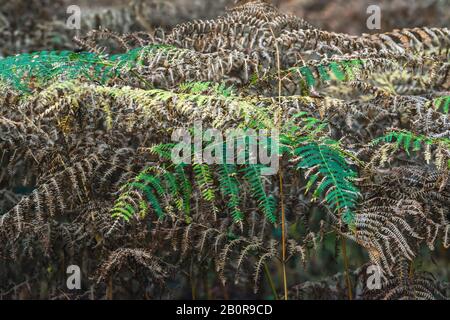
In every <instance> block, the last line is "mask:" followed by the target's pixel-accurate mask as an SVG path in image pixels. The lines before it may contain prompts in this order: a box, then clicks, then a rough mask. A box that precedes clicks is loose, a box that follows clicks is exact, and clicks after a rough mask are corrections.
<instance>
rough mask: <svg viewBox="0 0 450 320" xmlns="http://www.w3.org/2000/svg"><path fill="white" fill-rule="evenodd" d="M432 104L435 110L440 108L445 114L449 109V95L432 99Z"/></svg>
mask: <svg viewBox="0 0 450 320" xmlns="http://www.w3.org/2000/svg"><path fill="white" fill-rule="evenodd" d="M433 106H434V108H435V109H436V110H442V111H443V112H444V113H445V114H448V113H449V111H450V96H443V97H439V98H437V99H434V101H433Z"/></svg>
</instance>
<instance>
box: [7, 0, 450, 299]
mask: <svg viewBox="0 0 450 320" xmlns="http://www.w3.org/2000/svg"><path fill="white" fill-rule="evenodd" d="M45 2H46V1H37V0H34V1H31V2H30V1H14V2H8V4H7V5H6V6H5V5H3V6H2V7H1V8H2V9H1V15H0V30H1V33H0V47H1V52H2V54H3V55H4V56H7V57H6V58H4V59H1V60H0V91H1V93H0V195H1V197H0V243H1V245H0V271H1V272H0V298H8V299H27V298H44V299H47V298H51V299H66V298H69V299H103V298H109V299H111V298H117V299H118V298H139V299H158V298H208V299H222V298H225V299H228V298H233V299H234V298H260V299H263V298H265V299H273V298H275V299H282V298H289V299H310V298H314V299H402V298H403V299H446V298H448V297H449V286H448V277H449V273H448V259H449V253H448V250H447V249H448V247H449V245H450V239H449V236H450V235H449V231H450V224H449V214H450V182H449V179H448V178H449V169H450V121H449V120H450V119H449V109H450V92H449V90H450V89H449V87H450V64H449V57H450V30H449V29H448V28H445V27H444V26H445V25H448V21H449V20H448V15H447V16H445V12H447V13H448V12H449V10H448V5H447V4H446V3H445V2H443V1H427V3H428V2H429V5H428V6H427V7H426V8H422V7H420V5H418V6H417V7H408V10H406V9H401V8H402V7H401V3H400V2H402V1H391V2H392V4H384V5H385V6H387V8H388V9H389V8H390V9H389V10H388V9H386V10H387V11H386V17H387V20H385V25H384V26H383V28H385V27H386V26H388V27H390V26H393V24H392V23H391V21H390V19H391V15H392V16H393V17H396V16H395V15H394V13H393V12H402V15H403V14H404V15H405V18H403V19H397V18H396V20H400V21H401V22H402V23H405V26H408V27H409V28H405V29H398V30H394V31H386V32H383V33H374V34H370V35H369V34H361V31H364V30H361V29H355V28H353V29H351V28H350V26H349V25H347V23H346V21H347V20H346V19H348V17H349V16H351V15H352V14H355V15H356V14H357V13H355V12H353V13H352V12H347V13H346V14H345V17H340V14H341V13H340V12H341V11H340V10H339V9H333V6H336V7H338V8H340V7H339V4H340V3H341V2H343V1H334V2H330V3H332V4H328V5H326V4H324V5H320V1H319V3H317V4H312V3H311V4H309V3H310V2H308V1H303V3H302V5H301V6H297V7H295V6H294V4H295V1H280V2H281V5H282V8H283V10H285V11H287V10H288V8H290V9H292V10H293V8H297V10H299V12H300V13H302V16H303V17H305V19H306V20H304V19H302V18H300V17H298V16H295V15H291V14H286V13H282V12H280V11H279V10H278V9H277V8H276V7H275V6H274V5H271V4H269V3H268V1H259V0H256V1H240V2H241V3H239V4H236V5H234V6H233V5H232V4H230V3H229V2H226V1H217V6H218V7H215V6H216V5H214V6H205V5H203V6H199V7H196V6H194V7H188V5H185V6H186V7H184V6H183V5H181V4H180V6H177V7H176V10H179V11H175V12H173V14H174V15H175V16H177V17H178V18H179V21H176V22H183V21H186V20H187V19H188V18H189V19H191V18H199V19H200V18H202V19H201V20H195V21H194V20H193V21H189V22H183V23H181V24H179V25H177V26H175V27H173V26H172V25H162V22H158V20H157V18H155V19H151V17H152V14H155V12H157V11H154V10H153V11H152V10H149V11H145V10H144V9H142V10H136V8H137V7H136V6H138V7H139V6H145V5H148V4H143V2H142V1H133V3H132V5H130V6H128V7H123V8H113V9H111V11H109V12H110V13H107V14H101V13H93V16H92V17H90V18H86V19H85V20H83V21H84V22H83V30H84V31H85V33H83V34H78V35H77V37H76V39H75V40H74V41H73V42H72V40H71V38H72V36H73V34H70V32H68V31H61V30H62V29H61V28H62V27H61V22H58V21H60V20H58V19H57V18H56V17H57V16H58V15H57V16H55V18H54V19H53V21H51V22H49V20H50V19H49V15H54V13H55V12H59V13H61V16H62V17H63V16H64V11H65V10H64V8H65V7H64V6H65V3H64V1H51V5H50V4H49V5H43V3H45ZM149 2H150V1H149ZM225 2H226V3H225ZM352 2H353V1H352ZM362 2H364V3H365V1H362ZM25 3H26V5H25ZM186 3H189V1H187V2H186ZM215 3H216V2H215ZM8 5H9V6H10V7H8ZM225 5H227V6H228V7H229V9H228V10H227V11H226V13H223V15H222V16H220V17H219V18H214V19H211V20H207V19H206V18H207V17H211V16H213V15H215V14H216V13H218V12H219V13H220V12H221V11H222V12H225V11H224V6H225ZM396 5H397V6H398V7H396ZM25 6H26V7H25ZM219 7H220V8H219ZM201 8H203V9H201ZM344 8H345V7H344ZM207 9H208V10H207ZM8 10H9V12H10V13H11V12H15V15H13V14H6V12H8ZM61 10H62V11H61ZM341 10H344V9H341ZM396 10H397V11H396ZM422 10H426V13H427V14H423V15H422V16H421V17H420V19H423V20H420V21H419V20H415V19H416V18H417V19H419V17H417V12H418V11H422ZM112 12H115V13H114V14H113V13H112ZM136 12H138V13H139V15H140V16H139V17H138V16H137V15H136ZM180 12H181V13H180ZM327 12H333V14H328V15H325V16H323V17H324V19H325V20H322V21H317V20H316V21H309V20H308V18H309V17H310V16H311V17H316V18H317V17H320V16H322V15H323V14H325V13H327ZM404 12H406V13H404ZM143 14H144V15H143ZM142 15H143V16H142ZM333 15H334V16H333ZM342 15H344V13H342ZM52 17H53V16H52ZM433 17H435V18H433ZM102 19H103V20H102ZM165 20H166V21H175V20H170V19H165ZM312 20H314V19H312ZM99 21H100V22H99ZM104 21H107V22H104ZM416 21H417V22H418V24H419V25H420V27H413V26H412V25H413V24H414V23H415V22H416ZM431 22H434V23H436V24H435V25H434V26H431V25H429V26H426V25H428V24H430V23H431ZM312 23H314V25H313V24H312ZM315 24H317V25H321V26H322V25H323V26H326V27H330V28H336V30H339V31H343V29H345V31H347V32H351V33H354V34H358V35H350V34H348V33H336V32H335V31H336V30H334V29H330V30H333V31H328V29H322V28H318V27H316V26H315ZM99 25H102V26H104V27H105V26H106V27H109V28H110V29H111V30H114V31H111V30H106V29H96V27H98V26H99ZM161 25H162V28H157V26H161ZM355 25H356V24H354V25H353V26H355ZM361 25H362V26H363V25H364V24H363V23H361ZM119 26H120V28H119ZM347 28H349V29H347ZM359 28H361V26H360V27H359ZM350 29H351V30H350ZM36 30H40V31H39V32H41V33H39V34H38V35H37V34H36ZM142 30H146V31H142ZM12 31H13V32H12ZM75 44H76V45H75ZM75 48H77V50H76V51H57V50H59V49H72V50H74V49H75ZM44 49H46V50H47V51H40V52H36V53H32V54H25V53H23V54H20V55H16V56H12V55H11V54H12V53H17V52H24V51H36V50H44ZM197 120H202V122H203V126H204V127H205V128H208V127H213V128H218V129H220V130H226V129H228V128H234V127H240V128H247V129H250V128H253V129H261V128H265V129H278V130H279V131H280V138H281V140H280V141H281V145H280V148H279V150H278V153H279V159H280V170H279V172H278V174H276V175H273V176H266V177H262V176H261V175H260V170H261V166H259V165H252V164H242V165H207V164H203V163H195V164H193V165H192V166H191V165H174V164H173V163H171V162H170V161H169V159H168V156H167V155H168V153H170V150H171V148H172V145H171V144H170V142H171V141H170V137H171V134H172V132H173V131H174V130H175V129H177V128H187V129H191V128H192V127H193V125H194V122H195V121H197ZM71 264H76V265H79V266H80V267H81V269H82V274H83V283H82V290H78V291H70V290H67V288H66V277H67V274H66V267H67V266H68V265H71ZM370 265H376V266H378V267H379V268H380V269H381V270H382V271H383V277H382V287H381V289H378V290H368V288H367V286H366V280H367V273H366V268H367V267H368V266H370Z"/></svg>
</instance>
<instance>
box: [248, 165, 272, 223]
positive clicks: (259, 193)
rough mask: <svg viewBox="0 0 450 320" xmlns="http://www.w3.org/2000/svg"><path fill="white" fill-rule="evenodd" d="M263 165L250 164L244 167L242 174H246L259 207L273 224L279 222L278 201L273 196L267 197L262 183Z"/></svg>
mask: <svg viewBox="0 0 450 320" xmlns="http://www.w3.org/2000/svg"><path fill="white" fill-rule="evenodd" d="M262 167H263V166H262V165H258V164H249V165H246V166H244V168H243V169H242V172H243V173H244V178H245V179H246V180H247V181H248V183H249V184H250V187H251V190H252V195H253V197H255V199H256V200H257V202H258V207H259V208H260V209H261V211H262V212H263V213H264V215H265V216H266V218H267V219H268V220H269V221H270V222H272V223H276V222H277V217H276V207H277V204H276V200H275V198H274V197H273V196H272V195H269V196H268V195H267V193H266V191H265V190H264V189H265V188H264V183H263V181H262V175H261V169H262Z"/></svg>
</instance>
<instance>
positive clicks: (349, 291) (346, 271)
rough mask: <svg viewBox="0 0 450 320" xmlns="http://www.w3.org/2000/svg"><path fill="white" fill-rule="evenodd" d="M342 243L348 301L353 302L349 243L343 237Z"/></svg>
mask: <svg viewBox="0 0 450 320" xmlns="http://www.w3.org/2000/svg"><path fill="white" fill-rule="evenodd" d="M341 243H342V257H343V259H344V268H345V280H346V282H347V293H348V300H353V293H352V282H351V281H350V272H349V267H348V257H347V242H346V239H345V238H344V237H342V236H341Z"/></svg>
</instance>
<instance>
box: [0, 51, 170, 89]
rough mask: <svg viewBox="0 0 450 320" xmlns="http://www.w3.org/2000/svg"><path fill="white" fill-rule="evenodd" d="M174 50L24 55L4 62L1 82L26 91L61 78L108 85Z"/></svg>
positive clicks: (57, 52)
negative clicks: (148, 61) (160, 52)
mask: <svg viewBox="0 0 450 320" xmlns="http://www.w3.org/2000/svg"><path fill="white" fill-rule="evenodd" d="M172 49H173V47H171V46H167V45H149V46H145V47H140V48H136V49H133V50H130V51H127V52H126V53H124V54H116V55H110V56H109V55H99V54H96V53H91V52H80V53H76V52H72V51H41V52H35V53H23V54H18V55H16V56H12V57H7V58H4V59H1V60H0V79H1V80H2V81H5V82H7V83H10V84H11V85H12V86H13V87H14V88H16V89H18V90H21V91H24V92H30V91H31V90H32V89H33V88H35V87H43V86H45V85H47V84H48V83H49V82H50V81H54V80H58V79H64V80H73V79H82V78H83V79H86V80H89V81H95V82H100V83H106V82H107V81H109V80H110V79H115V78H117V77H119V76H120V75H122V74H124V73H128V72H129V71H130V70H132V69H135V68H137V67H139V66H142V65H143V62H144V60H145V59H146V58H147V57H148V56H149V55H152V54H155V53H156V52H158V51H161V50H163V51H168V50H172Z"/></svg>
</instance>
